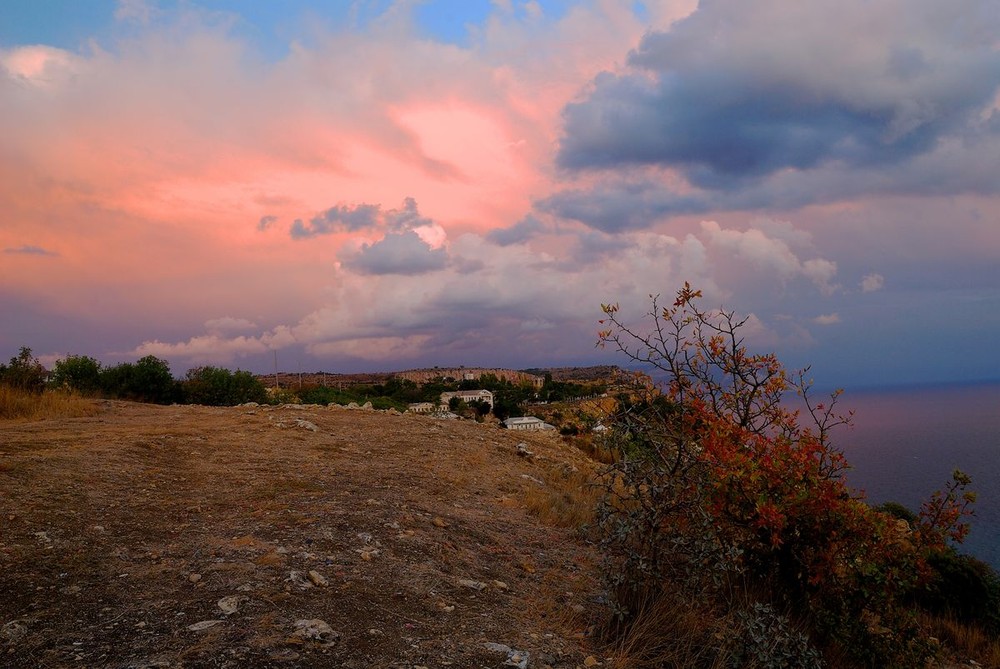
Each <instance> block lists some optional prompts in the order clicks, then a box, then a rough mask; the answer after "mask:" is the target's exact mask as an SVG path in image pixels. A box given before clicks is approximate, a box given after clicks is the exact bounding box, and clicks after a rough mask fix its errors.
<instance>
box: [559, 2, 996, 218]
mask: <svg viewBox="0 0 1000 669" xmlns="http://www.w3.org/2000/svg"><path fill="white" fill-rule="evenodd" d="M890 5H891V6H889V7H887V6H886V5H884V4H882V5H875V4H872V3H865V2H836V3H834V2H816V3H787V2H778V1H777V0H758V1H755V2H747V1H744V0H740V1H739V2H735V1H728V0H727V1H722V2H702V3H701V5H700V6H699V9H698V10H697V11H696V12H695V13H694V14H692V15H691V16H690V17H688V18H687V19H685V20H683V21H680V22H678V23H677V24H675V25H674V26H673V27H672V28H671V30H670V31H669V32H654V33H651V34H649V35H647V36H646V37H645V38H644V39H643V40H642V42H641V44H640V45H639V47H638V48H637V50H636V51H634V52H633V53H632V54H630V57H629V59H628V65H629V68H628V69H627V70H626V71H623V72H622V73H619V74H610V73H603V74H601V75H599V76H598V77H597V78H596V79H595V80H594V83H593V87H592V90H591V91H590V93H589V94H588V95H587V96H586V97H585V98H584V99H583V100H582V101H580V102H577V103H574V104H570V105H568V106H567V107H566V109H565V110H564V135H563V138H562V141H561V145H560V149H559V154H558V161H559V164H560V165H561V166H562V167H564V168H567V169H569V170H571V171H574V170H584V169H613V168H620V167H626V166H636V165H639V166H641V165H655V166H661V167H669V168H674V169H677V170H679V171H680V172H681V173H682V174H683V175H684V176H685V177H686V178H687V179H688V181H689V182H690V183H691V184H693V185H695V186H697V187H699V188H702V189H705V190H711V191H727V190H738V189H740V188H745V187H748V186H750V185H752V184H753V183H755V182H757V181H759V180H762V179H766V178H767V177H769V176H771V175H774V174H778V173H780V172H783V171H786V170H794V171H809V170H813V169H817V168H820V167H829V166H833V167H836V168H838V169H841V170H854V169H870V168H879V169H894V168H896V167H898V166H900V165H906V164H907V163H908V162H910V161H912V160H913V159H915V158H916V157H919V156H922V155H926V154H928V153H931V152H932V151H933V150H934V149H935V148H936V147H938V146H939V144H940V143H941V142H942V141H944V140H948V139H952V138H963V139H968V138H969V137H970V136H972V137H975V136H979V135H982V134H983V133H986V134H992V133H989V131H988V129H987V127H986V126H987V124H986V123H985V122H984V121H983V120H982V118H983V115H984V113H985V112H987V111H988V109H989V105H990V104H991V102H992V100H993V99H994V96H995V95H996V92H997V88H998V85H1000V52H997V51H996V50H995V49H994V48H993V47H992V42H993V40H994V36H995V34H996V29H997V28H998V26H1000V10H998V9H997V7H998V5H996V4H995V3H990V2H985V1H983V2H977V1H972V0H969V1H965V2H958V3H957V4H956V5H954V6H952V5H950V4H949V5H942V4H941V3H938V2H930V0H924V1H921V2H914V3H908V4H907V3H890ZM897 5H898V6H897ZM896 10H898V15H894V14H893V12H894V11H896ZM563 205H564V206H565V205H566V203H563ZM663 208H664V210H665V211H668V210H670V209H673V208H680V209H687V208H690V207H689V206H687V207H685V206H683V205H680V206H679V207H678V205H671V206H667V205H664V206H663ZM584 215H585V216H588V217H590V218H591V219H593V218H594V216H593V214H592V213H589V212H584ZM614 225H616V224H615V223H612V222H610V221H603V222H602V223H601V224H600V225H598V227H601V228H602V229H611V228H612V227H613V226H614ZM617 225H618V226H619V227H634V225H633V224H632V223H630V219H629V218H628V217H626V218H625V219H623V220H621V222H620V223H618V224H617Z"/></svg>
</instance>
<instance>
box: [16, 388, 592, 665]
mask: <svg viewBox="0 0 1000 669" xmlns="http://www.w3.org/2000/svg"><path fill="white" fill-rule="evenodd" d="M104 405H105V408H104V410H103V411H102V412H101V413H100V414H99V415H98V416H96V417H92V418H82V419H72V420H63V421H43V422H37V423H10V422H7V423H0V666H4V667H64V666H65V667H130V668H136V669H138V668H145V667H150V668H151V667H271V666H275V667H359V668H360V667H400V668H402V667H407V668H410V667H413V668H416V667H448V666H451V667H502V666H516V665H518V664H523V660H524V659H525V655H527V657H528V658H530V660H529V663H528V664H527V666H528V667H539V668H540V667H544V666H546V665H549V666H552V667H556V668H562V667H576V666H578V665H582V664H583V662H584V659H585V658H586V657H587V656H588V655H590V654H591V653H592V652H593V649H591V648H590V647H589V646H588V638H587V631H588V628H589V627H590V625H591V624H592V623H593V622H594V621H595V620H596V619H597V616H599V615H600V607H599V605H598V604H597V602H598V600H599V584H598V583H596V581H595V580H594V576H593V574H594V568H593V565H594V561H595V557H594V554H593V551H592V548H590V547H589V546H588V545H587V544H586V542H584V541H583V540H582V539H580V538H579V537H578V536H577V535H576V533H575V532H574V531H573V530H568V529H560V528H553V527H547V526H544V525H542V524H541V523H540V522H539V521H538V519H537V518H536V517H535V516H533V515H532V514H530V513H528V512H527V511H526V510H525V507H524V501H525V498H526V495H527V494H528V492H529V491H531V490H532V489H533V488H534V489H535V492H537V491H538V490H537V489H538V488H540V487H542V485H543V484H542V483H540V482H545V481H552V480H554V478H555V477H558V476H559V475H560V472H564V471H569V470H571V469H573V468H574V467H577V466H579V467H585V466H586V462H585V458H584V456H583V455H582V454H581V453H579V452H578V451H576V450H574V449H572V448H570V447H568V446H566V445H565V444H563V443H562V442H561V441H560V440H559V439H558V438H557V437H555V436H552V435H540V434H536V435H525V434H510V433H507V432H504V431H503V430H501V429H499V428H496V427H489V426H481V425H477V424H474V423H469V422H464V421H440V420H434V419H431V418H426V417H419V416H410V415H392V414H385V413H380V412H370V411H361V410H355V411H352V410H345V409H326V408H322V407H305V408H301V407H300V408H296V407H234V408H221V409H220V408H208V407H188V406H175V407H157V406H150V405H139V404H129V403H118V402H114V403H112V402H107V403H104ZM518 442H526V443H527V445H528V448H529V449H530V450H531V451H533V452H534V453H535V457H534V458H531V459H529V458H523V457H519V456H518V455H517V453H516V450H517V449H516V446H517V444H518ZM544 485H547V484H544ZM491 644H492V645H491ZM501 645H502V646H507V647H508V648H509V649H510V652H508V651H506V650H504V649H503V648H501V647H500V646H501ZM505 663H506V664H505Z"/></svg>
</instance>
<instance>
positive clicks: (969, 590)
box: [916, 548, 1000, 635]
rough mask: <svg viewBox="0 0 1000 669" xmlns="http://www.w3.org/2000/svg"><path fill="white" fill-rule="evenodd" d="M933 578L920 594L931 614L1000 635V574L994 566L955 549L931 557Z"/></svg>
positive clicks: (924, 606)
mask: <svg viewBox="0 0 1000 669" xmlns="http://www.w3.org/2000/svg"><path fill="white" fill-rule="evenodd" d="M928 561H929V563H930V567H931V569H932V570H933V576H932V578H931V580H930V582H929V583H927V585H926V586H925V587H924V588H922V589H921V590H920V591H919V592H917V593H916V598H917V601H918V602H919V603H920V605H921V606H922V607H923V608H924V609H925V610H927V611H929V612H931V613H933V614H936V615H939V616H948V617H953V618H955V619H957V620H959V621H961V622H963V623H966V624H971V625H977V626H979V627H982V628H983V629H984V630H986V631H987V632H989V633H992V634H994V635H1000V575H998V574H997V572H996V570H994V569H993V568H992V567H991V566H990V565H988V564H987V563H985V562H982V561H981V560H977V559H975V558H973V557H969V556H968V555H960V554H959V553H957V552H956V551H955V550H953V549H951V548H946V549H944V550H940V551H937V552H934V553H932V554H931V555H930V557H929V560H928Z"/></svg>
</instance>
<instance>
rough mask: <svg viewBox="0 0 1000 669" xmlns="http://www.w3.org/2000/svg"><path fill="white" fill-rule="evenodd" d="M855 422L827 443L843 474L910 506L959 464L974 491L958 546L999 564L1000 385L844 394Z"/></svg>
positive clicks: (874, 494) (876, 497) (874, 493)
mask: <svg viewBox="0 0 1000 669" xmlns="http://www.w3.org/2000/svg"><path fill="white" fill-rule="evenodd" d="M841 402H842V406H843V407H845V408H853V409H854V410H855V426H854V428H852V429H849V430H848V429H842V430H841V431H840V433H839V434H835V436H834V441H835V443H836V444H837V445H839V446H840V447H841V448H842V449H843V451H844V453H845V454H846V455H847V459H848V461H849V462H850V463H851V465H852V467H853V469H852V470H851V471H849V472H848V474H847V480H848V482H849V483H850V484H851V485H852V486H853V487H855V488H860V489H863V490H865V491H866V492H867V496H868V499H869V501H871V502H873V503H879V502H884V501H887V500H892V501H896V502H900V503H902V504H904V505H906V506H907V507H908V508H910V509H913V510H914V511H916V510H917V509H919V507H920V503H921V501H922V500H924V499H926V498H927V497H929V496H930V493H931V492H933V491H934V490H937V489H940V488H942V487H944V484H945V483H947V482H948V481H950V480H951V472H952V471H953V470H954V469H956V468H957V469H961V470H962V471H964V472H965V473H966V474H969V475H970V476H971V477H972V485H971V486H970V489H971V490H975V491H976V492H977V493H978V494H979V499H978V501H977V503H976V505H975V507H976V517H975V518H973V519H972V532H971V533H970V534H969V537H968V539H966V541H965V543H964V545H963V547H962V548H961V550H962V551H963V552H965V553H969V554H970V555H974V556H976V557H978V558H980V559H981V560H985V561H987V562H989V563H990V564H992V565H993V566H994V567H995V568H997V569H1000V384H982V385H964V386H936V387H927V388H916V389H907V390H879V391H864V392H845V394H844V395H843V397H842V398H841Z"/></svg>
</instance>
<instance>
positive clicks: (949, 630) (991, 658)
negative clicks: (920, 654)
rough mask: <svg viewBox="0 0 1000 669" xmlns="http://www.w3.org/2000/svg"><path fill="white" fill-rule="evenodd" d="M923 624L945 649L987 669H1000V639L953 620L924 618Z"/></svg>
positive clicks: (934, 617)
mask: <svg viewBox="0 0 1000 669" xmlns="http://www.w3.org/2000/svg"><path fill="white" fill-rule="evenodd" d="M923 623H924V625H925V626H926V628H927V629H929V630H930V631H931V634H932V635H933V636H935V637H936V638H938V639H940V640H941V641H942V642H943V643H944V645H945V647H947V648H948V649H950V650H951V651H952V652H953V653H957V654H958V655H960V656H961V657H962V659H971V660H975V661H976V662H977V663H978V664H979V665H980V666H981V667H985V668H986V669H1000V637H997V635H995V634H988V633H987V632H985V631H983V630H982V629H980V628H979V627H975V626H973V625H967V624H965V623H963V622H960V621H958V620H955V619H952V618H943V617H939V616H924V617H923Z"/></svg>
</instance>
